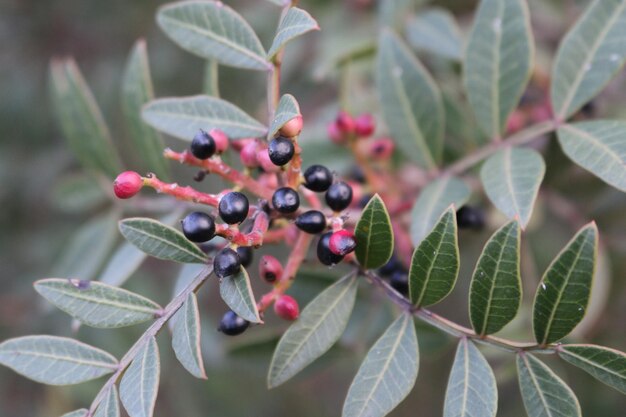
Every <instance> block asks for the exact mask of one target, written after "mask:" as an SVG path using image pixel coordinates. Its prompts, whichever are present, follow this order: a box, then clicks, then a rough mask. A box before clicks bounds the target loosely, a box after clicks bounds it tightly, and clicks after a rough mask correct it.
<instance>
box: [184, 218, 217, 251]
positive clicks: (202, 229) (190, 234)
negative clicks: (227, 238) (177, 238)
mask: <svg viewBox="0 0 626 417" xmlns="http://www.w3.org/2000/svg"><path fill="white" fill-rule="evenodd" d="M181 223H182V227H183V234H184V235H185V237H186V238H187V239H189V240H191V241H192V242H196V243H204V242H208V241H209V240H211V239H213V237H214V236H215V219H213V217H211V216H209V215H208V214H206V213H203V212H201V211H194V212H193V213H189V214H188V215H187V216H186V217H185V218H184V219H183V220H182V221H181Z"/></svg>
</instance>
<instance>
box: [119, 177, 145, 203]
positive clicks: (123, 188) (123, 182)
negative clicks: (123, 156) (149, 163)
mask: <svg viewBox="0 0 626 417" xmlns="http://www.w3.org/2000/svg"><path fill="white" fill-rule="evenodd" d="M141 187H143V178H141V175H139V174H137V173H136V172H135V171H124V172H122V173H121V174H120V175H118V176H117V178H115V181H113V192H114V193H115V196H116V197H117V198H123V199H126V198H131V197H132V196H134V195H135V194H137V193H138V192H139V190H141Z"/></svg>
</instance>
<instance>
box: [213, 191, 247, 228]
mask: <svg viewBox="0 0 626 417" xmlns="http://www.w3.org/2000/svg"><path fill="white" fill-rule="evenodd" d="M249 208H250V204H249V203H248V197H246V196H245V195H243V194H241V193H240V192H237V191H233V192H230V193H228V194H226V195H225V196H223V197H222V199H221V200H220V204H219V207H218V209H219V213H220V217H221V218H222V220H224V221H225V222H226V223H228V224H236V223H241V222H242V221H244V220H245V219H246V217H247V216H248V209H249Z"/></svg>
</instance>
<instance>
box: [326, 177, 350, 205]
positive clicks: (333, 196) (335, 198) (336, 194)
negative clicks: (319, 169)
mask: <svg viewBox="0 0 626 417" xmlns="http://www.w3.org/2000/svg"><path fill="white" fill-rule="evenodd" d="M351 202H352V187H350V186H349V185H348V184H346V183H345V182H343V181H340V182H336V183H334V184H333V185H331V186H330V188H329V189H328V191H326V204H328V207H330V208H331V209H333V210H334V211H341V210H344V209H346V208H348V206H349V205H350V203H351Z"/></svg>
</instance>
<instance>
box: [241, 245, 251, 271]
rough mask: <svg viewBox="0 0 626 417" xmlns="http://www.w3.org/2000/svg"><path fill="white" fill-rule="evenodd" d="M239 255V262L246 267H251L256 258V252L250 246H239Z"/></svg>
mask: <svg viewBox="0 0 626 417" xmlns="http://www.w3.org/2000/svg"><path fill="white" fill-rule="evenodd" d="M237 255H239V262H240V263H241V266H243V267H244V268H247V267H249V266H250V264H251V263H252V260H253V259H254V253H253V252H252V248H251V247H250V246H239V247H238V248H237Z"/></svg>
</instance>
